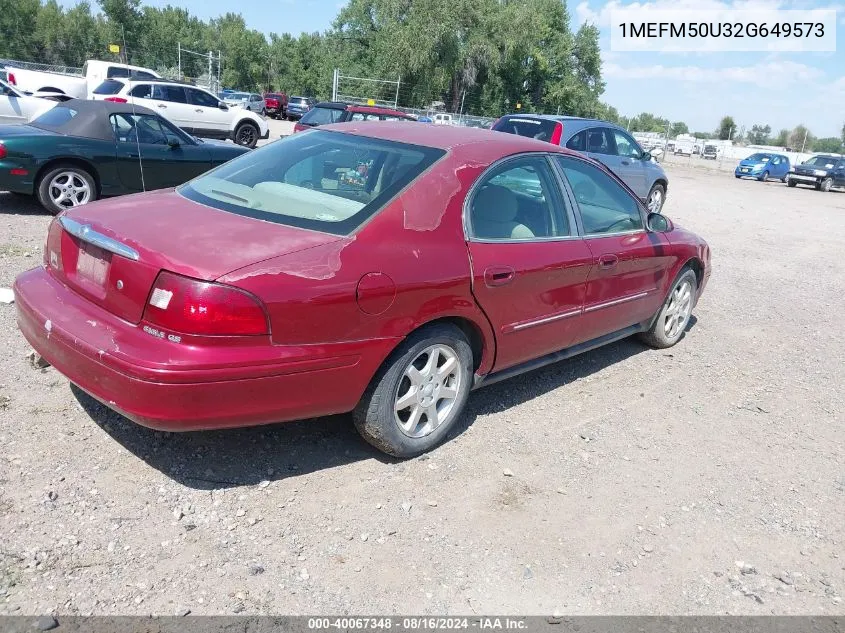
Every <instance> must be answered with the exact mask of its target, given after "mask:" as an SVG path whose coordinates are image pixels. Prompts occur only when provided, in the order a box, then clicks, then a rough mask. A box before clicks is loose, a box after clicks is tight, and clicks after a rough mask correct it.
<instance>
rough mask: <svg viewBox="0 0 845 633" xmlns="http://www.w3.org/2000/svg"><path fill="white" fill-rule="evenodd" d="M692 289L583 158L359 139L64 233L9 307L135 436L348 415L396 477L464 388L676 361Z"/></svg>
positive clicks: (357, 129) (690, 256)
mask: <svg viewBox="0 0 845 633" xmlns="http://www.w3.org/2000/svg"><path fill="white" fill-rule="evenodd" d="M709 275H710V250H709V248H708V246H707V244H706V243H705V242H704V241H703V240H702V239H701V238H699V237H697V236H696V235H694V234H692V233H690V232H688V231H685V230H683V229H681V228H679V227H676V226H673V225H672V223H671V222H670V221H669V220H668V219H667V218H665V217H664V216H662V215H659V214H651V215H648V214H647V213H646V211H645V209H644V208H643V206H642V204H641V203H640V202H639V201H638V199H637V197H636V196H635V195H634V194H633V193H632V192H631V191H630V190H629V189H628V188H626V187H625V185H624V184H622V183H621V181H620V180H619V179H617V178H616V177H615V176H614V175H613V174H611V173H610V172H608V171H607V170H606V169H605V168H604V167H602V166H601V165H600V164H598V163H596V162H594V161H592V160H590V159H588V158H585V157H583V156H581V155H579V154H576V153H572V152H569V151H567V150H565V149H562V148H558V147H554V146H552V145H549V144H548V143H543V142H541V141H537V140H534V139H528V138H523V137H520V136H514V135H510V134H494V133H491V132H489V131H485V130H477V129H463V128H448V129H445V128H444V129H440V128H437V127H432V126H428V125H408V124H407V123H390V122H382V123H367V122H361V123H347V124H342V125H335V126H327V127H324V128H321V129H319V130H313V131H310V132H308V133H307V134H296V135H293V136H291V137H289V138H288V139H285V140H283V141H278V142H275V143H272V144H270V145H268V146H266V147H264V148H262V149H259V150H256V151H253V152H250V153H249V154H245V155H244V156H241V157H240V158H237V159H235V160H233V161H231V162H229V163H227V164H225V165H223V166H221V167H219V168H217V169H215V170H213V171H211V172H209V173H207V174H205V175H203V176H200V177H199V178H197V179H195V180H193V181H191V182H189V183H187V184H185V185H182V186H181V187H179V188H177V189H176V190H166V191H158V192H151V193H146V194H139V195H135V196H128V197H123V198H119V199H114V200H107V201H102V202H97V203H95V204H90V205H86V206H84V207H78V208H75V209H72V210H69V211H67V212H65V213H64V214H62V215H60V216H58V217H57V218H56V220H54V221H53V223H52V224H51V226H50V229H49V234H48V237H47V245H46V248H45V252H44V262H43V264H42V265H41V266H40V267H38V268H35V269H33V270H30V271H27V272H25V273H22V274H21V275H20V276H19V277H18V278H17V280H16V282H15V297H16V306H17V311H18V323H19V326H20V329H21V331H22V332H23V334H24V336H25V337H26V339H27V340H28V341H29V342H30V343H31V344H32V346H33V347H34V348H35V349H36V350H37V351H38V352H39V353H40V354H41V355H42V356H43V357H44V358H46V359H47V360H48V361H49V362H50V363H52V364H53V365H54V366H55V367H56V368H57V369H58V370H59V371H60V372H62V373H63V374H65V375H66V376H67V377H68V378H69V379H70V380H71V381H72V382H73V383H76V384H77V385H78V386H80V387H81V388H82V389H84V390H85V391H87V392H88V393H90V394H91V395H93V396H94V397H95V398H97V399H99V400H100V401H102V402H103V403H105V404H107V405H108V406H109V407H111V408H113V409H115V410H117V411H119V412H120V413H122V414H123V415H125V416H126V417H128V418H130V419H131V420H134V421H136V422H138V423H140V424H143V425H145V426H149V427H153V428H157V429H165V430H169V431H188V430H196V429H215V428H223V427H238V426H246V425H254V424H264V423H271V422H278V421H284V420H293V419H300V418H308V417H314V416H322V415H328V414H337V413H345V412H350V411H352V412H353V419H354V421H355V424H356V425H357V427H358V429H359V430H360V432H361V433H362V435H363V436H364V437H365V438H366V439H367V440H368V441H369V442H371V443H372V444H374V445H375V446H377V447H378V448H380V449H382V450H383V451H385V452H387V453H390V454H392V455H396V456H401V457H409V456H412V455H417V454H419V453H422V452H424V451H426V450H429V449H431V448H432V447H434V446H435V445H437V444H438V442H440V441H441V440H443V438H444V437H445V436H446V434H447V433H448V432H449V430H450V429H451V428H453V427H454V425H455V423H456V420H457V419H458V418H459V416H460V414H461V411H462V409H463V408H464V405H465V404H466V402H467V398H468V397H469V393H470V391H471V390H472V389H474V388H477V387H479V386H482V385H485V384H488V383H493V382H495V381H498V380H501V379H503V378H507V377H510V376H513V375H516V374H519V373H521V372H525V371H530V370H532V369H536V368H538V367H541V366H543V365H546V364H549V363H552V362H555V361H558V360H561V359H564V358H567V357H570V356H572V355H574V354H578V353H580V352H584V351H587V350H589V349H592V348H595V347H597V346H599V345H603V344H605V343H609V342H611V341H616V340H618V339H621V338H623V337H627V336H630V335H633V334H640V335H641V336H642V337H643V338H644V339H645V341H646V342H647V343H649V344H651V345H653V346H656V347H668V346H670V345H674V344H675V343H676V342H677V341H678V340H679V339H680V338H681V337H682V336H683V334H684V331H685V329H686V326H687V324H688V321H689V318H690V314H691V311H692V309H693V307H694V305H695V303H696V301H697V300H698V298H699V297H700V295H701V293H702V291H703V289H704V286H705V284H706V283H707V280H708V277H709Z"/></svg>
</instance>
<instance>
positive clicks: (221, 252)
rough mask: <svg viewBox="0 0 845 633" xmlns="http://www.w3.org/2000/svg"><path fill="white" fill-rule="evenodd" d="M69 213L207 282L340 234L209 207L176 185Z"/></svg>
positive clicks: (143, 256)
mask: <svg viewBox="0 0 845 633" xmlns="http://www.w3.org/2000/svg"><path fill="white" fill-rule="evenodd" d="M66 216H67V217H69V218H71V219H73V220H76V221H77V222H80V223H81V224H87V225H90V227H91V229H93V230H95V231H98V232H99V233H102V234H104V235H106V236H108V237H110V238H113V239H115V240H118V241H119V242H121V243H123V244H125V245H127V246H129V247H131V248H133V249H135V250H136V251H137V252H138V254H139V262H141V263H143V264H146V265H148V266H150V267H153V268H156V269H165V270H170V271H173V272H176V273H180V274H183V275H187V276H189V277H194V278H197V279H205V280H208V281H211V280H213V279H217V278H218V277H221V276H222V275H225V274H226V273H230V272H233V271H235V270H238V269H240V268H243V267H245V266H249V265H251V264H255V263H258V262H261V261H264V260H266V259H270V258H271V257H277V256H279V255H285V254H290V253H294V252H296V251H300V250H304V249H307V248H312V247H314V246H317V245H320V244H327V243H330V242H335V241H337V240H338V239H340V238H339V237H338V236H336V235H330V234H327V233H319V232H317V231H307V230H304V229H298V228H295V227H291V226H286V225H283V224H276V223H273V222H265V221H263V220H256V219H253V218H246V217H243V216H239V215H236V214H234V213H229V212H227V211H221V210H218V209H214V208H211V207H207V206H205V205H202V204H198V203H196V202H192V201H190V200H188V199H186V198H184V197H182V196H181V195H179V193H178V192H176V191H175V190H174V189H164V190H160V191H153V192H148V193H141V194H135V195H130V196H123V197H120V198H115V199H112V200H105V201H101V202H96V203H93V204H89V205H85V206H81V207H77V208H75V209H72V210H70V211H68V212H67V213H66Z"/></svg>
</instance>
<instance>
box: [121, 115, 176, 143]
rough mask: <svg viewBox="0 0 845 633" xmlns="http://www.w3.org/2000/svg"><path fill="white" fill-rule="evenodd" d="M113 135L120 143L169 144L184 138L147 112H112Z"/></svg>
mask: <svg viewBox="0 0 845 633" xmlns="http://www.w3.org/2000/svg"><path fill="white" fill-rule="evenodd" d="M109 120H110V121H111V124H112V129H113V130H114V136H115V138H116V139H117V140H118V142H120V143H132V144H135V143H143V144H147V145H169V144H170V143H171V142H176V143H183V142H184V139H183V138H182V137H181V136H180V135H179V134H177V133H176V131H175V130H173V129H172V128H170V126H168V125H167V124H166V123H164V122H163V121H161V119H159V118H158V117H155V116H150V115H149V114H129V113H121V114H112V115H111V117H109Z"/></svg>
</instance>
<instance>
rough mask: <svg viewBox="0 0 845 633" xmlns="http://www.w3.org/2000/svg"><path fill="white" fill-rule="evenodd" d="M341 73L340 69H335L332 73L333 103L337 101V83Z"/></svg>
mask: <svg viewBox="0 0 845 633" xmlns="http://www.w3.org/2000/svg"><path fill="white" fill-rule="evenodd" d="M339 73H340V69H339V68H335V69H334V72H333V73H332V101H337V81H338V76H339Z"/></svg>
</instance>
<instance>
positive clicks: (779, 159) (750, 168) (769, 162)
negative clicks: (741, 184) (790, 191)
mask: <svg viewBox="0 0 845 633" xmlns="http://www.w3.org/2000/svg"><path fill="white" fill-rule="evenodd" d="M789 171H790V165H789V158H788V157H786V156H784V155H782V154H770V153H767V152H758V153H756V154H752V155H751V156H749V157H748V158H743V159H742V160H741V161H739V164H738V165H737V166H736V169H734V176H736V177H737V178H756V179H757V180H762V181H763V182H766V181H767V180H771V179H774V180H780V181H782V182H786V177H787V176H788V175H789Z"/></svg>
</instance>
